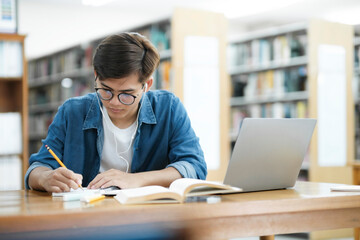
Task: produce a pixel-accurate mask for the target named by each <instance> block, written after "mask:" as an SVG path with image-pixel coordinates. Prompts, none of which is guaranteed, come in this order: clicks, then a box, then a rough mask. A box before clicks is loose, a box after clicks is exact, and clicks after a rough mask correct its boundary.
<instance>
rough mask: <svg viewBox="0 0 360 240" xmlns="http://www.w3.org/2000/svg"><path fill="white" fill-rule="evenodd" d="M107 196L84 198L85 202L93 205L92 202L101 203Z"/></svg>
mask: <svg viewBox="0 0 360 240" xmlns="http://www.w3.org/2000/svg"><path fill="white" fill-rule="evenodd" d="M104 198H105V196H104V195H95V196H85V197H84V198H83V201H85V202H87V203H92V202H95V201H99V200H102V199H104Z"/></svg>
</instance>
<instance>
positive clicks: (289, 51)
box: [228, 33, 307, 67]
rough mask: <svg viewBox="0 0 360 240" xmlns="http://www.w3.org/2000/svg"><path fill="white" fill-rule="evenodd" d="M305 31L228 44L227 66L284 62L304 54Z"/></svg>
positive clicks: (305, 46)
mask: <svg viewBox="0 0 360 240" xmlns="http://www.w3.org/2000/svg"><path fill="white" fill-rule="evenodd" d="M306 48H307V37H306V34H305V33H294V34H287V35H281V36H276V37H272V38H264V39H254V40H251V41H247V42H240V43H234V44H230V45H229V48H228V63H229V66H231V67H233V66H242V65H247V66H267V65H269V64H270V63H271V62H286V61H288V60H289V59H290V58H293V57H299V56H306Z"/></svg>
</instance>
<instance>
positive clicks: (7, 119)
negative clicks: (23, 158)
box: [0, 112, 22, 155]
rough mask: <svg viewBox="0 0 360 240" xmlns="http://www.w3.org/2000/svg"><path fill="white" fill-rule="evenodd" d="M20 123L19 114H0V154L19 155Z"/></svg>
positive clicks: (20, 144) (20, 143)
mask: <svg viewBox="0 0 360 240" xmlns="http://www.w3.org/2000/svg"><path fill="white" fill-rule="evenodd" d="M21 130H22V123H21V114H20V113H19V112H7V113H0V133H1V134H0V154H3V155H5V154H7V155H10V154H21V152H22V132H21Z"/></svg>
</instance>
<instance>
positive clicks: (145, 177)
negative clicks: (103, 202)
mask: <svg viewBox="0 0 360 240" xmlns="http://www.w3.org/2000/svg"><path fill="white" fill-rule="evenodd" d="M178 178H181V175H180V173H179V172H178V171H177V170H176V169H175V168H173V167H168V168H165V169H162V170H157V171H148V172H139V173H125V172H123V171H120V170H116V169H110V170H108V171H106V172H103V173H100V174H98V175H97V176H96V177H95V178H94V179H93V180H92V181H91V182H90V183H89V186H88V188H91V189H97V188H107V187H111V186H117V187H119V188H121V189H125V188H136V187H143V186H149V185H160V186H164V187H168V186H169V185H170V184H171V183H172V182H173V181H174V180H176V179H178Z"/></svg>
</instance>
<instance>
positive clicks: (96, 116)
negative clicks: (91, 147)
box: [83, 93, 102, 130]
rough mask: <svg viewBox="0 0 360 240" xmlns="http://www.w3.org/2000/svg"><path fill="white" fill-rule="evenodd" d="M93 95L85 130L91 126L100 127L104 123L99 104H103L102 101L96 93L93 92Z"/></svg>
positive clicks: (84, 126)
mask: <svg viewBox="0 0 360 240" xmlns="http://www.w3.org/2000/svg"><path fill="white" fill-rule="evenodd" d="M91 95H92V101H91V104H90V108H89V110H88V112H87V114H86V117H85V121H84V125H83V130H87V129H91V128H96V129H99V128H100V126H101V124H102V121H101V112H100V107H99V104H100V105H101V102H100V101H99V100H98V99H97V96H96V93H91Z"/></svg>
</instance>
